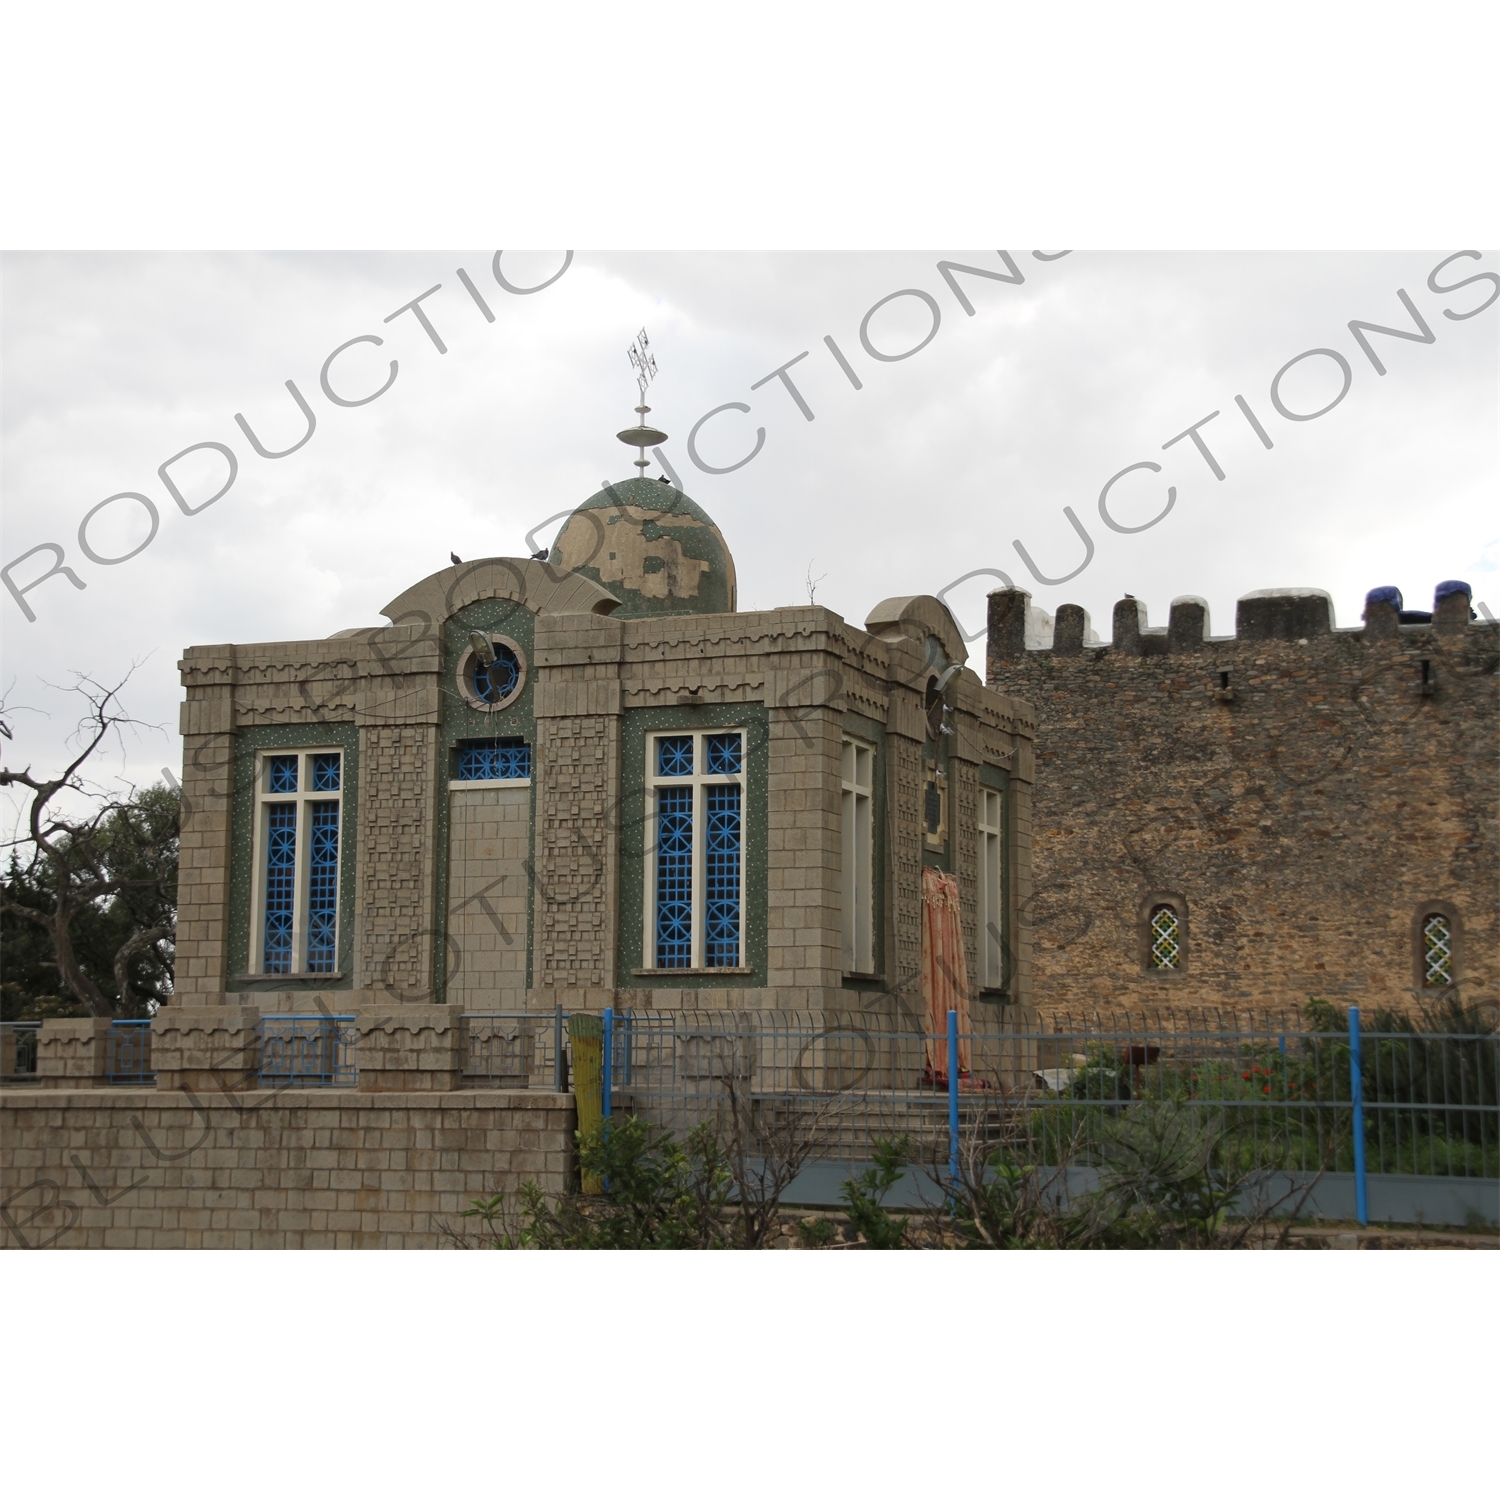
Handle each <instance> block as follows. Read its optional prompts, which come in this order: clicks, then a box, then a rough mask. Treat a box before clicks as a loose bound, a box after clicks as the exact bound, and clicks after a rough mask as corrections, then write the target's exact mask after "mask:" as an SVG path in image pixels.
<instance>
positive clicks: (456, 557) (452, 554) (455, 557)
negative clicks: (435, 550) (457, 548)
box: [448, 552, 463, 563]
mask: <svg viewBox="0 0 1500 1500" xmlns="http://www.w3.org/2000/svg"><path fill="white" fill-rule="evenodd" d="M448 556H449V558H450V559H452V561H454V562H456V563H461V562H462V561H463V558H461V557H460V556H459V555H458V553H456V552H450V553H449V554H448Z"/></svg>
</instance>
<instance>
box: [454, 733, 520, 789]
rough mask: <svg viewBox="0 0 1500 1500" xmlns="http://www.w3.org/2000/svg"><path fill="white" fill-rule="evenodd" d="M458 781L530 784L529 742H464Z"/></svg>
mask: <svg viewBox="0 0 1500 1500" xmlns="http://www.w3.org/2000/svg"><path fill="white" fill-rule="evenodd" d="M456 769H457V772H458V774H457V777H456V778H455V779H456V780H458V781H527V780H529V779H530V777H531V746H530V745H528V744H527V743H526V741H525V740H517V739H507V740H464V741H462V742H461V743H460V745H459V747H458V765H457V768H456Z"/></svg>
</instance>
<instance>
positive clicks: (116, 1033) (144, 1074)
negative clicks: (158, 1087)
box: [106, 1021, 156, 1084]
mask: <svg viewBox="0 0 1500 1500" xmlns="http://www.w3.org/2000/svg"><path fill="white" fill-rule="evenodd" d="M106 1072H107V1073H108V1075H109V1081H110V1082H111V1083H137V1084H145V1083H155V1082H156V1072H155V1070H154V1069H153V1068H152V1066H151V1023H150V1021H111V1022H110V1025H109V1058H108V1067H107V1068H106Z"/></svg>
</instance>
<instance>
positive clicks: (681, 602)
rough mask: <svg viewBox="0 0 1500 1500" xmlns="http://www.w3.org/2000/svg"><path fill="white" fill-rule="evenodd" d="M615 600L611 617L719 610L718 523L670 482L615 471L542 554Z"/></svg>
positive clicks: (729, 569) (727, 591)
mask: <svg viewBox="0 0 1500 1500" xmlns="http://www.w3.org/2000/svg"><path fill="white" fill-rule="evenodd" d="M548 560H549V561H550V562H551V563H552V564H553V565H554V566H556V567H561V568H566V569H567V570H568V571H569V572H573V573H581V574H582V575H583V576H584V577H585V578H591V579H593V580H594V582H595V583H599V584H602V585H603V586H604V587H605V588H607V589H608V590H609V591H610V593H612V594H614V595H615V596H616V597H617V598H619V599H620V600H621V601H622V604H621V607H620V608H619V609H618V610H616V611H615V612H614V614H613V618H614V619H617V620H621V619H633V618H637V617H639V616H641V615H713V614H726V613H730V612H732V611H733V610H734V607H735V577H734V558H733V557H731V556H730V554H729V548H728V547H727V546H726V545H725V544H724V538H723V536H722V535H721V534H720V532H719V528H718V527H717V526H715V525H714V523H713V521H712V520H711V519H710V518H709V516H708V515H707V514H706V513H705V512H704V511H703V510H702V509H701V508H700V507H699V506H698V505H696V504H695V503H694V502H693V501H692V500H690V499H689V498H688V497H687V496H686V495H684V494H683V493H682V491H681V490H679V489H677V488H676V486H674V485H670V484H663V483H662V482H661V481H660V480H656V479H622V480H621V481H620V482H619V483H618V484H610V485H606V486H605V487H604V488H603V489H602V490H600V491H599V493H598V494H597V495H590V496H589V498H588V499H587V500H585V501H584V502H583V504H582V505H580V506H579V507H578V509H577V510H575V511H574V512H573V514H572V515H571V516H569V517H568V520H567V522H566V524H565V525H564V526H563V529H562V530H561V531H560V532H558V534H557V541H556V542H555V543H553V546H552V554H551V556H550V558H549V559H548Z"/></svg>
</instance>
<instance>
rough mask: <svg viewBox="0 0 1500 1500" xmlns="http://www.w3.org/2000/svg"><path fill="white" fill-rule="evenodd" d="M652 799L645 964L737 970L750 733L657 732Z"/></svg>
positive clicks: (650, 746) (650, 750) (653, 746)
mask: <svg viewBox="0 0 1500 1500" xmlns="http://www.w3.org/2000/svg"><path fill="white" fill-rule="evenodd" d="M648 755H649V763H648V775H647V781H648V786H647V794H648V797H649V798H650V804H649V805H650V806H651V808H652V810H653V813H654V817H655V823H656V827H655V838H654V839H653V840H652V841H651V848H650V850H649V853H648V860H649V862H650V863H651V866H652V868H651V869H650V870H649V871H648V879H647V889H648V891H649V892H650V896H651V899H650V901H649V902H648V904H647V905H648V910H647V924H646V926H647V930H646V952H647V954H648V955H649V956H648V959H647V962H648V964H650V965H651V966H652V967H655V968H658V969H735V968H738V967H740V953H741V947H742V942H743V900H742V897H743V891H744V853H745V837H744V778H743V772H744V764H743V761H744V735H743V731H741V730H738V729H735V730H714V731H711V732H709V733H700V734H659V735H653V736H652V737H651V740H650V742H649V744H648Z"/></svg>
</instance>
